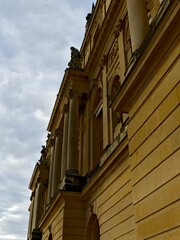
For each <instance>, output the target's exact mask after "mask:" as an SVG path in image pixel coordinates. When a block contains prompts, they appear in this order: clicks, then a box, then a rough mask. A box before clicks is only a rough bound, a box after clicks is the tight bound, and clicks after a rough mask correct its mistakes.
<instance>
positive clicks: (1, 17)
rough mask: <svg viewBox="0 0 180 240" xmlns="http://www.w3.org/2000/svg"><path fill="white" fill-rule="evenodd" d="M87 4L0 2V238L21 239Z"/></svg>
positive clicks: (77, 1) (29, 0)
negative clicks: (36, 172)
mask: <svg viewBox="0 0 180 240" xmlns="http://www.w3.org/2000/svg"><path fill="white" fill-rule="evenodd" d="M91 4H92V1H84V0H61V1H59V0H51V1H50V0H38V1H37V0H6V1H5V0H0V6H1V11H0V148H1V151H0V183H1V184H0V192H1V194H0V240H8V239H10V240H13V239H17V240H22V239H26V232H27V224H28V223H27V221H28V211H27V209H28V205H29V196H30V192H29V191H28V189H27V188H28V183H29V181H30V177H31V174H32V171H33V167H34V165H35V163H36V162H37V161H38V159H39V157H40V150H41V145H44V144H45V141H46V135H47V133H46V127H47V124H48V120H49V117H50V114H51V111H52V107H53V104H54V101H55V98H56V94H57V92H58V89H59V85H60V82H61V80H62V77H63V74H64V70H65V68H66V67H67V63H68V61H69V59H70V47H71V46H75V47H78V48H79V47H80V43H81V41H82V38H83V35H84V31H85V28H84V26H85V16H86V14H87V13H88V11H90V9H91ZM19 226H21V227H19Z"/></svg>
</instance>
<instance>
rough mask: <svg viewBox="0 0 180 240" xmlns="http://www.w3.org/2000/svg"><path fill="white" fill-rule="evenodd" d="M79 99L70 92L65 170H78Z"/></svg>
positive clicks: (76, 93)
mask: <svg viewBox="0 0 180 240" xmlns="http://www.w3.org/2000/svg"><path fill="white" fill-rule="evenodd" d="M78 118H79V99H78V91H76V90H72V89H71V91H70V104H69V124H68V145H67V170H72V171H77V170H78V130H79V129H78V128H79V119H78Z"/></svg>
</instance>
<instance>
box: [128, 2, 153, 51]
mask: <svg viewBox="0 0 180 240" xmlns="http://www.w3.org/2000/svg"><path fill="white" fill-rule="evenodd" d="M127 9H128V18H129V28H130V34H131V43H132V51H133V52H134V51H136V50H137V49H138V48H139V47H140V45H141V43H142V41H143V40H144V38H145V36H146V35H147V33H148V31H149V22H148V16H147V7H146V0H127Z"/></svg>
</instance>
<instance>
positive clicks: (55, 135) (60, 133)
mask: <svg viewBox="0 0 180 240" xmlns="http://www.w3.org/2000/svg"><path fill="white" fill-rule="evenodd" d="M60 135H62V130H61V129H60V128H56V129H55V131H54V137H57V136H60Z"/></svg>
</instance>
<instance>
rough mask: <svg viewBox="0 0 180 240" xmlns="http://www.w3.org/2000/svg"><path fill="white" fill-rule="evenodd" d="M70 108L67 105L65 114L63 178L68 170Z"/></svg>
mask: <svg viewBox="0 0 180 240" xmlns="http://www.w3.org/2000/svg"><path fill="white" fill-rule="evenodd" d="M68 111H69V108H68V106H67V105H65V107H64V110H63V113H64V126H63V142H62V161H61V177H62V178H63V177H64V176H65V172H66V170H67V140H68V121H69V112H68Z"/></svg>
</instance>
